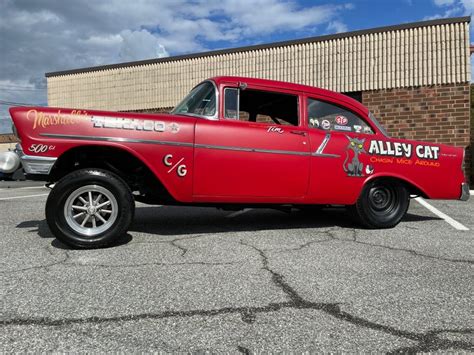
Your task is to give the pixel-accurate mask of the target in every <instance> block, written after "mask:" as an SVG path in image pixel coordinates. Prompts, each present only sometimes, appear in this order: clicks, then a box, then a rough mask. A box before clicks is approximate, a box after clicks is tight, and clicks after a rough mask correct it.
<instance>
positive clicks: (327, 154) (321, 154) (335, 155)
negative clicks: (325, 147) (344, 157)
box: [311, 153, 341, 158]
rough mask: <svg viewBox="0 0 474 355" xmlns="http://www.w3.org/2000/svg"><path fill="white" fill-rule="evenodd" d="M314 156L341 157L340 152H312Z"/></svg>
mask: <svg viewBox="0 0 474 355" xmlns="http://www.w3.org/2000/svg"><path fill="white" fill-rule="evenodd" d="M311 156H312V157H320V158H340V157H341V156H340V155H339V154H329V153H313V154H311Z"/></svg>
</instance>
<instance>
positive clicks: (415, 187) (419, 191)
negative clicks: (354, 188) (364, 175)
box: [359, 174, 429, 198]
mask: <svg viewBox="0 0 474 355" xmlns="http://www.w3.org/2000/svg"><path fill="white" fill-rule="evenodd" d="M376 180H392V181H393V180H394V181H398V182H401V183H402V184H403V185H404V186H405V188H406V189H407V190H408V192H409V194H410V195H417V196H421V197H423V198H429V195H428V194H427V193H426V191H425V189H423V188H422V187H421V186H420V185H419V184H417V183H415V182H414V181H412V180H411V179H408V178H406V177H405V176H400V175H397V174H377V175H372V176H371V177H369V178H368V179H367V180H365V182H364V184H363V186H362V189H363V188H364V187H365V186H366V185H367V184H368V183H369V182H372V181H376ZM362 189H361V193H362ZM359 195H360V194H359Z"/></svg>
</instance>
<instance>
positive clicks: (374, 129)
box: [304, 94, 379, 136]
mask: <svg viewBox="0 0 474 355" xmlns="http://www.w3.org/2000/svg"><path fill="white" fill-rule="evenodd" d="M309 100H316V101H321V102H324V103H327V104H330V105H333V106H336V107H340V108H342V109H344V110H346V111H349V112H350V113H352V114H353V115H355V116H357V117H358V118H359V119H360V120H362V121H363V122H364V123H365V124H366V125H367V126H369V127H370V128H371V129H372V132H373V133H364V132H359V133H357V132H354V131H350V132H345V131H338V130H333V129H328V130H326V129H322V128H315V127H310V126H309V112H308V104H309ZM357 111H358V110H355V109H353V108H350V107H348V106H347V105H344V104H343V103H341V102H340V101H337V100H335V99H334V98H330V97H326V96H319V95H311V94H307V95H305V97H304V115H305V121H306V122H305V125H306V128H307V129H308V130H310V129H311V130H313V129H314V130H318V131H321V132H330V133H342V134H348V133H353V134H364V135H367V136H374V135H377V134H379V130H378V129H377V127H374V124H373V123H372V122H371V120H370V118H369V117H367V118H366V117H364V115H363V114H361V113H359V112H357Z"/></svg>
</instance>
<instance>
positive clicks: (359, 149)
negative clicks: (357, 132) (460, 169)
mask: <svg viewBox="0 0 474 355" xmlns="http://www.w3.org/2000/svg"><path fill="white" fill-rule="evenodd" d="M346 137H347V139H348V140H349V145H348V146H347V149H346V158H345V160H344V163H343V164H342V168H343V169H344V171H345V173H346V174H347V175H348V176H358V177H359V176H365V175H364V172H365V174H366V175H371V174H373V173H374V167H373V165H372V164H399V165H405V166H425V167H434V168H438V167H440V166H441V163H439V162H438V161H437V160H438V157H439V155H440V153H439V150H440V148H439V147H436V146H431V145H425V144H418V145H416V146H415V148H413V145H412V144H411V143H402V142H390V141H379V140H371V141H370V143H369V148H368V151H366V150H365V148H364V143H365V139H359V138H351V137H349V136H347V135H346ZM364 153H368V154H371V156H370V158H369V159H368V161H369V163H370V164H367V165H365V169H364V163H363V162H362V161H361V157H364V156H365V154H364ZM413 155H414V156H415V157H416V159H411V158H412V156H413ZM364 159H367V158H364Z"/></svg>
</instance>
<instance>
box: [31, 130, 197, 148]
mask: <svg viewBox="0 0 474 355" xmlns="http://www.w3.org/2000/svg"><path fill="white" fill-rule="evenodd" d="M40 136H43V137H49V138H59V139H76V140H81V141H101V142H119V143H145V144H158V145H172V146H180V147H192V146H194V144H193V143H184V142H173V141H160V140H154V139H133V138H121V137H105V136H79V135H72V134H56V133H41V134H40Z"/></svg>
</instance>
